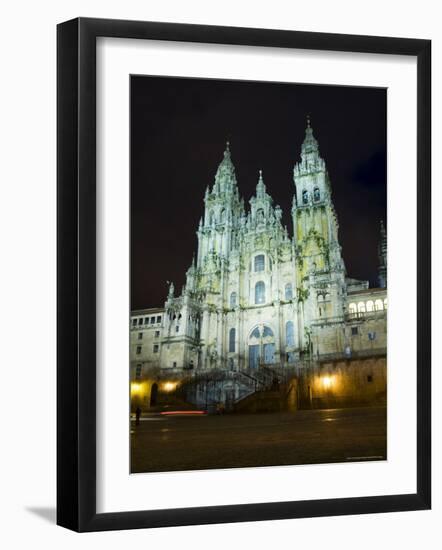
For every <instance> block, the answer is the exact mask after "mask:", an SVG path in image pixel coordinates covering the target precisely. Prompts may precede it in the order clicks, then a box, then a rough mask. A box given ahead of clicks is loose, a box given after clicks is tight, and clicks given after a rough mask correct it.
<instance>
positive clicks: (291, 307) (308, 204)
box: [131, 120, 387, 378]
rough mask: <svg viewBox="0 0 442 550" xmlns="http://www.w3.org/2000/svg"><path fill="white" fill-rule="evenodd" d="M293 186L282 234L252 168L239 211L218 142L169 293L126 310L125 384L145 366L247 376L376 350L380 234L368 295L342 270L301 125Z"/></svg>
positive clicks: (310, 138)
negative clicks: (193, 241)
mask: <svg viewBox="0 0 442 550" xmlns="http://www.w3.org/2000/svg"><path fill="white" fill-rule="evenodd" d="M293 183H294V192H293V202H292V209H291V215H292V222H293V235H292V236H291V235H289V232H288V230H287V227H285V226H284V225H283V223H282V211H281V208H280V207H279V206H278V205H275V204H274V203H273V200H272V197H271V196H270V194H269V193H268V190H267V187H266V185H265V181H264V175H263V174H262V172H261V171H260V172H259V175H258V182H257V185H256V192H255V195H254V196H253V197H252V198H251V199H250V201H249V207H248V208H247V207H246V205H245V202H244V199H243V198H242V197H241V196H240V194H239V190H238V183H237V179H236V175H235V167H234V165H233V162H232V158H231V152H230V148H229V143H227V146H226V149H225V151H224V156H223V159H222V161H221V163H220V164H219V166H218V169H217V171H216V175H215V179H214V182H213V184H212V185H211V186H208V187H207V189H206V192H205V196H204V213H203V216H202V217H201V220H200V222H199V226H198V229H197V238H198V249H197V254H196V256H195V258H194V260H193V261H192V264H191V266H190V267H189V269H188V270H187V273H186V282H185V285H184V287H183V289H182V291H181V293H180V294H179V295H176V292H175V289H174V285H173V284H170V288H169V292H168V296H167V298H166V301H165V304H164V308H157V309H145V310H138V311H133V312H132V314H131V367H132V368H133V369H134V376H133V378H136V375H135V370H136V371H137V372H138V374H139V373H140V372H141V369H143V370H144V369H145V368H147V369H148V368H151V367H155V368H159V369H161V371H166V370H167V371H168V372H183V371H187V372H188V371H195V372H196V371H198V370H199V371H203V372H207V371H209V370H210V369H218V370H219V369H222V370H226V371H234V372H238V371H248V372H251V370H252V369H259V368H260V367H262V366H267V367H273V368H286V367H288V368H289V367H293V366H296V365H297V364H301V363H305V361H306V360H309V361H321V360H325V359H326V358H333V357H338V358H339V357H344V358H351V357H353V358H354V357H358V356H361V357H362V356H364V354H365V355H367V354H376V353H378V354H379V353H380V354H385V353H386V309H387V297H386V287H387V244H386V242H387V241H386V233H385V229H384V226H383V225H382V224H381V229H380V244H379V287H378V288H369V284H368V281H360V280H355V279H351V278H349V277H348V276H347V274H346V269H345V265H344V261H343V258H342V251H341V246H340V244H339V239H338V220H337V216H336V211H335V209H334V206H333V201H332V187H331V182H330V177H329V174H328V172H327V167H326V163H325V161H324V159H323V158H322V157H321V155H320V151H319V146H318V142H317V140H316V139H315V137H314V135H313V129H312V127H311V125H310V121H309V120H307V128H306V131H305V139H304V142H303V144H302V147H301V158H300V160H299V161H298V162H297V163H296V164H295V165H294V169H293ZM170 369H172V370H170Z"/></svg>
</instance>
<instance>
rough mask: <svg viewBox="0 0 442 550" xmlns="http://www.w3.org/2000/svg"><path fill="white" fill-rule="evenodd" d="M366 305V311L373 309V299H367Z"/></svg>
mask: <svg viewBox="0 0 442 550" xmlns="http://www.w3.org/2000/svg"><path fill="white" fill-rule="evenodd" d="M366 307H367V311H374V303H373V301H372V300H368V302H367V305H366Z"/></svg>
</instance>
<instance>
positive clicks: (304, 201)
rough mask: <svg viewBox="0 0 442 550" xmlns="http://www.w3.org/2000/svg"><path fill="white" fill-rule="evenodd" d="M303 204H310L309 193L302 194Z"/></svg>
mask: <svg viewBox="0 0 442 550" xmlns="http://www.w3.org/2000/svg"><path fill="white" fill-rule="evenodd" d="M302 204H308V193H307V191H303V192H302Z"/></svg>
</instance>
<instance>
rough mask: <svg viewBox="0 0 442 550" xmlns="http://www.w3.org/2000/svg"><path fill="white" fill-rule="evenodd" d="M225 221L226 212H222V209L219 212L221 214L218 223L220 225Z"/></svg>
mask: <svg viewBox="0 0 442 550" xmlns="http://www.w3.org/2000/svg"><path fill="white" fill-rule="evenodd" d="M225 219H226V211H225V210H224V208H223V209H222V210H221V214H220V216H219V221H220V223H223V222H224V220H225Z"/></svg>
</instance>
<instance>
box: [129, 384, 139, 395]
mask: <svg viewBox="0 0 442 550" xmlns="http://www.w3.org/2000/svg"><path fill="white" fill-rule="evenodd" d="M140 390H141V384H138V383H137V382H132V384H131V386H130V391H131V393H133V394H135V393H138V392H139V391H140Z"/></svg>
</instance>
